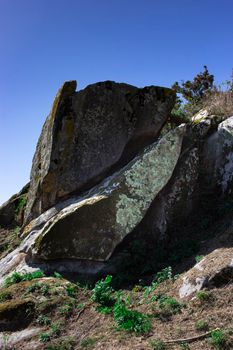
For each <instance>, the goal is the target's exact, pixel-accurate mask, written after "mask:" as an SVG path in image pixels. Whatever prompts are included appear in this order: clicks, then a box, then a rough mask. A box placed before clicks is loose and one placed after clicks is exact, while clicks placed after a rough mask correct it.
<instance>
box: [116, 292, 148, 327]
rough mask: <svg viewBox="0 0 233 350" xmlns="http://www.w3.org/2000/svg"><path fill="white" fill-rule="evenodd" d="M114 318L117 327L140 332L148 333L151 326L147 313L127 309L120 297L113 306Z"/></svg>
mask: <svg viewBox="0 0 233 350" xmlns="http://www.w3.org/2000/svg"><path fill="white" fill-rule="evenodd" d="M114 320H115V321H116V323H117V325H118V328H119V329H123V330H126V331H130V332H135V333H140V334H146V333H149V332H150V330H151V327H152V325H151V321H150V319H149V317H148V316H147V315H145V314H143V313H141V312H139V311H134V310H129V309H127V308H126V306H125V305H124V304H123V302H122V301H121V299H120V298H119V299H118V301H117V302H116V304H115V306H114Z"/></svg>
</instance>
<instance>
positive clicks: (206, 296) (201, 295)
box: [196, 291, 212, 302]
mask: <svg viewBox="0 0 233 350" xmlns="http://www.w3.org/2000/svg"><path fill="white" fill-rule="evenodd" d="M196 297H197V299H198V300H199V301H201V302H206V301H210V300H211V299H212V294H211V293H210V292H205V291H199V292H197V294H196Z"/></svg>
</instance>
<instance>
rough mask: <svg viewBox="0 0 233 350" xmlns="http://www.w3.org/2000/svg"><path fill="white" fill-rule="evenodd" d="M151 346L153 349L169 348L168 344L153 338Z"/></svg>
mask: <svg viewBox="0 0 233 350" xmlns="http://www.w3.org/2000/svg"><path fill="white" fill-rule="evenodd" d="M150 346H151V347H152V349H153V350H166V348H167V347H166V344H165V343H164V342H163V341H162V340H160V339H156V340H151V341H150Z"/></svg>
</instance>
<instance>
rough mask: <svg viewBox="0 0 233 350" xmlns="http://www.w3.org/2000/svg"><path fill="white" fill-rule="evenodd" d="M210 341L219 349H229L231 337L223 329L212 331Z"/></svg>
mask: <svg viewBox="0 0 233 350" xmlns="http://www.w3.org/2000/svg"><path fill="white" fill-rule="evenodd" d="M209 343H210V344H211V345H213V346H214V348H215V349H217V350H223V349H229V339H228V336H227V334H226V332H225V331H224V330H222V329H218V330H215V331H213V332H211V335H210V337H209Z"/></svg>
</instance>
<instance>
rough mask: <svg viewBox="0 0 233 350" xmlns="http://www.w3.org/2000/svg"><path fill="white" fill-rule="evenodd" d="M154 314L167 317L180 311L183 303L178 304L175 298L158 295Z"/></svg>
mask: <svg viewBox="0 0 233 350" xmlns="http://www.w3.org/2000/svg"><path fill="white" fill-rule="evenodd" d="M157 300H158V301H157V305H156V313H155V316H156V317H159V318H167V317H169V316H172V315H174V314H177V313H179V312H180V311H181V309H182V307H183V305H182V304H180V303H179V302H178V301H177V300H176V299H175V298H173V297H170V296H166V295H158V296H157Z"/></svg>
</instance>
